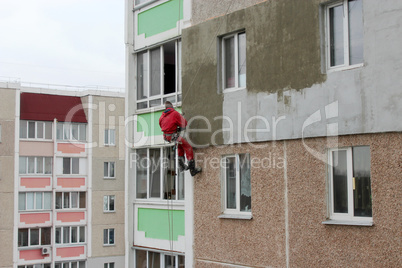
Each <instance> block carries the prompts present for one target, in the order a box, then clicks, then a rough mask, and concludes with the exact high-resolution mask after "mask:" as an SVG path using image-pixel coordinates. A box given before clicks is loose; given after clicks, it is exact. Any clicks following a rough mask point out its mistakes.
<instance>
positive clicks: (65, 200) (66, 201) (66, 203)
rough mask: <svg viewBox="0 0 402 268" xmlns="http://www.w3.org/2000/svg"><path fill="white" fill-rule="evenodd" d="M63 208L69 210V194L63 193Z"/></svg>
mask: <svg viewBox="0 0 402 268" xmlns="http://www.w3.org/2000/svg"><path fill="white" fill-rule="evenodd" d="M63 196H64V198H63V208H70V193H63Z"/></svg>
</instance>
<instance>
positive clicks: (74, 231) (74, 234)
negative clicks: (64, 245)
mask: <svg viewBox="0 0 402 268" xmlns="http://www.w3.org/2000/svg"><path fill="white" fill-rule="evenodd" d="M77 232H78V229H77V227H71V243H77V242H78V233H77Z"/></svg>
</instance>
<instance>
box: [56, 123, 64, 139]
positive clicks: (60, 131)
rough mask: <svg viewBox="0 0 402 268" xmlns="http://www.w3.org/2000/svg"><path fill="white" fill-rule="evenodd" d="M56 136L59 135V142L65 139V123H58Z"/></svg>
mask: <svg viewBox="0 0 402 268" xmlns="http://www.w3.org/2000/svg"><path fill="white" fill-rule="evenodd" d="M56 135H57V139H58V140H62V139H63V123H58V124H57V130H56Z"/></svg>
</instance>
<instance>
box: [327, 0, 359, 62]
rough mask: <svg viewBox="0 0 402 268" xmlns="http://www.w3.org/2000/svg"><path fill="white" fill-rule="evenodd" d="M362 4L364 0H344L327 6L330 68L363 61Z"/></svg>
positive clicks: (328, 59) (328, 60)
mask: <svg viewBox="0 0 402 268" xmlns="http://www.w3.org/2000/svg"><path fill="white" fill-rule="evenodd" d="M362 4H363V1H362V0H342V1H338V2H336V3H334V4H331V5H328V6H326V12H325V14H326V19H327V22H326V25H327V29H326V31H327V41H326V42H327V62H328V63H327V65H328V66H327V68H328V69H338V68H342V67H348V66H353V65H358V64H362V63H363V8H362ZM344 14H347V16H344Z"/></svg>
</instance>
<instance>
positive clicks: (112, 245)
mask: <svg viewBox="0 0 402 268" xmlns="http://www.w3.org/2000/svg"><path fill="white" fill-rule="evenodd" d="M103 246H104V247H114V246H116V245H115V244H111V245H105V244H103Z"/></svg>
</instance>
